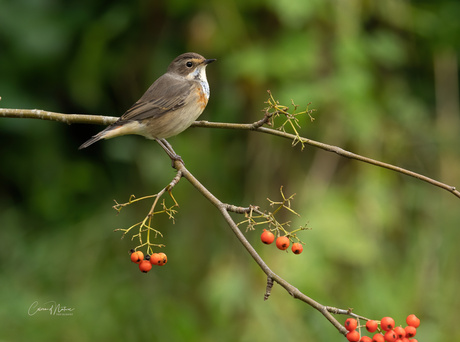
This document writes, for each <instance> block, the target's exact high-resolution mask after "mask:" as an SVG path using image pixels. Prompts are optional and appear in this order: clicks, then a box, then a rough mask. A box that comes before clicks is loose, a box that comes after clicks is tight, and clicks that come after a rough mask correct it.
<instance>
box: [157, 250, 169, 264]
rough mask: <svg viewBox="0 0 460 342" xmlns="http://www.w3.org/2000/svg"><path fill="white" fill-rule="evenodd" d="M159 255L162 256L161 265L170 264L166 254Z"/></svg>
mask: <svg viewBox="0 0 460 342" xmlns="http://www.w3.org/2000/svg"><path fill="white" fill-rule="evenodd" d="M158 254H160V258H161V263H160V264H159V265H160V266H164V264H166V263H167V262H168V257H167V256H166V254H164V253H158Z"/></svg>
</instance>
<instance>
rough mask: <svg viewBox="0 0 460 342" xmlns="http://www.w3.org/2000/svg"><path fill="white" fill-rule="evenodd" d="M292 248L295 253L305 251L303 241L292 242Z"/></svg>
mask: <svg viewBox="0 0 460 342" xmlns="http://www.w3.org/2000/svg"><path fill="white" fill-rule="evenodd" d="M291 250H292V253H294V254H300V253H302V251H303V246H302V244H301V243H299V242H295V243H293V244H292V248H291Z"/></svg>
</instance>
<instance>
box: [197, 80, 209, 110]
mask: <svg viewBox="0 0 460 342" xmlns="http://www.w3.org/2000/svg"><path fill="white" fill-rule="evenodd" d="M197 89H198V105H199V106H200V107H201V109H202V110H204V108H205V107H206V105H207V104H208V97H207V96H206V94H205V92H204V91H203V87H201V85H199V86H198V87H197Z"/></svg>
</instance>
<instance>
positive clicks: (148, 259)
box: [131, 250, 168, 273]
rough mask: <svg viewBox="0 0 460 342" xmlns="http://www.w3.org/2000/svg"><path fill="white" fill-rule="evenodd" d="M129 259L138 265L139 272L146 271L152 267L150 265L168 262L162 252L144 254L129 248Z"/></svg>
mask: <svg viewBox="0 0 460 342" xmlns="http://www.w3.org/2000/svg"><path fill="white" fill-rule="evenodd" d="M131 261H132V262H134V263H136V264H138V265H139V270H140V271H141V272H144V273H147V272H148V271H150V270H151V269H152V265H157V266H163V265H164V264H166V263H167V262H168V257H167V256H166V254H164V253H153V254H152V255H148V254H147V255H146V256H145V258H144V253H142V252H141V251H134V250H131Z"/></svg>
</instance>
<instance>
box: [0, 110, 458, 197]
mask: <svg viewBox="0 0 460 342" xmlns="http://www.w3.org/2000/svg"><path fill="white" fill-rule="evenodd" d="M0 117H6V118H29V119H41V120H50V121H58V122H63V123H66V124H69V125H70V124H73V123H83V124H96V125H109V124H111V123H114V122H115V121H116V120H117V119H118V118H116V117H112V116H99V115H86V114H62V113H54V112H48V111H44V110H39V109H10V108H0ZM270 117H271V116H270V114H269V113H268V114H267V113H266V114H265V117H264V118H263V119H261V120H259V121H256V122H254V123H250V124H235V123H226V122H209V121H195V122H194V123H193V124H192V126H191V127H205V128H223V129H239V130H251V131H256V132H262V133H266V134H272V135H276V136H279V137H282V138H285V139H289V140H291V141H294V142H295V141H300V142H301V143H302V144H307V145H310V146H314V147H317V148H320V149H322V150H325V151H328V152H334V153H336V154H338V155H339V156H342V157H346V158H349V159H355V160H359V161H362V162H364V163H368V164H372V165H375V166H379V167H383V168H386V169H389V170H392V171H395V172H398V173H401V174H404V175H407V176H410V177H414V178H417V179H419V180H422V181H424V182H427V183H429V184H431V185H434V186H437V187H439V188H442V189H444V190H447V191H449V192H450V193H452V194H454V196H456V197H458V198H460V191H458V190H457V189H456V188H455V187H454V186H451V185H447V184H445V183H442V182H440V181H437V180H435V179H432V178H429V177H427V176H424V175H421V174H419V173H416V172H413V171H410V170H407V169H404V168H401V167H398V166H395V165H392V164H387V163H384V162H381V161H378V160H375V159H371V158H367V157H364V156H361V155H359V154H355V153H352V152H349V151H346V150H344V149H342V148H340V147H337V146H333V145H328V144H324V143H321V142H319V141H315V140H311V139H307V138H304V137H299V136H298V135H296V134H290V133H287V132H283V131H279V130H276V129H273V128H268V127H262V125H264V124H267V123H268V120H269V118H270Z"/></svg>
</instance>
